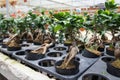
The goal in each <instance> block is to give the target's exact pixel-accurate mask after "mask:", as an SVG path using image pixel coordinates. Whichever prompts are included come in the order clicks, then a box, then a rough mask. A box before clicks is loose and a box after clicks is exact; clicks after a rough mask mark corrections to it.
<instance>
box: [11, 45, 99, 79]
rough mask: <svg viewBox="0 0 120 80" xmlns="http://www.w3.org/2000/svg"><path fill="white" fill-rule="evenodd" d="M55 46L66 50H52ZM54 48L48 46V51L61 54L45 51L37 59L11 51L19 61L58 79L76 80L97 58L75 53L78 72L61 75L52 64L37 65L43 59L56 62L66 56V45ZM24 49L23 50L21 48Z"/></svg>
mask: <svg viewBox="0 0 120 80" xmlns="http://www.w3.org/2000/svg"><path fill="white" fill-rule="evenodd" d="M55 47H65V48H66V50H63V51H56V50H54V48H55ZM55 47H54V48H50V49H49V52H61V53H62V54H63V55H62V56H60V57H50V56H48V54H49V52H47V53H46V55H45V58H43V59H38V60H34V61H32V60H27V59H26V58H25V56H26V55H25V54H23V55H16V53H18V52H19V51H17V52H14V53H13V57H14V58H16V59H18V60H19V61H21V62H23V63H25V64H27V65H29V66H31V67H33V68H35V69H37V70H39V71H42V72H46V73H47V74H50V75H52V76H54V77H56V78H58V79H60V80H77V79H78V77H79V76H80V75H82V74H83V73H84V72H85V71H86V70H87V69H88V68H89V67H91V66H92V65H93V64H94V63H95V62H96V61H97V60H98V59H99V58H86V57H83V56H82V54H80V53H78V54H77V55H76V57H77V60H79V59H80V61H79V62H80V66H79V72H78V73H77V74H75V75H61V74H58V73H57V72H56V71H55V66H54V65H52V66H49V67H43V66H39V62H40V61H44V60H48V61H53V63H54V62H56V61H59V60H61V59H63V58H64V57H65V56H66V51H67V47H66V46H63V45H62V46H58V45H56V46H55ZM23 51H24V50H23Z"/></svg>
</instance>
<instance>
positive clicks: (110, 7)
mask: <svg viewBox="0 0 120 80" xmlns="http://www.w3.org/2000/svg"><path fill="white" fill-rule="evenodd" d="M105 7H106V10H105V11H103V13H104V18H105V20H106V22H105V24H106V29H107V30H108V31H110V32H111V34H112V40H111V44H110V47H108V48H107V49H106V53H107V54H109V55H114V45H115V42H116V41H117V39H116V38H115V34H116V33H118V31H120V29H119V27H120V24H119V21H120V14H118V13H116V12H115V9H116V8H117V4H115V1H114V0H108V1H107V2H106V3H105Z"/></svg>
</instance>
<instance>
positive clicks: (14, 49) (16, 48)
mask: <svg viewBox="0 0 120 80" xmlns="http://www.w3.org/2000/svg"><path fill="white" fill-rule="evenodd" d="M7 50H8V51H18V50H21V47H7Z"/></svg>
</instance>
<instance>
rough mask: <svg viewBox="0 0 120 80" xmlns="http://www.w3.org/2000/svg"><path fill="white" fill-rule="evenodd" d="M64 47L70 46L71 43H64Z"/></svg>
mask: <svg viewBox="0 0 120 80" xmlns="http://www.w3.org/2000/svg"><path fill="white" fill-rule="evenodd" d="M64 45H65V46H71V45H72V43H64Z"/></svg>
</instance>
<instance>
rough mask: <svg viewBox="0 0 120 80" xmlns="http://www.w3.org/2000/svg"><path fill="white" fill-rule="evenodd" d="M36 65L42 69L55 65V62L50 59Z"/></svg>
mask: <svg viewBox="0 0 120 80" xmlns="http://www.w3.org/2000/svg"><path fill="white" fill-rule="evenodd" d="M38 65H39V66H42V67H52V66H54V65H55V60H51V59H46V60H42V61H40V62H39V63H38Z"/></svg>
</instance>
